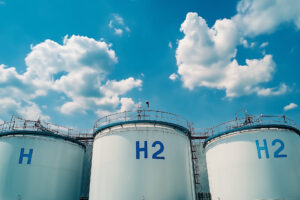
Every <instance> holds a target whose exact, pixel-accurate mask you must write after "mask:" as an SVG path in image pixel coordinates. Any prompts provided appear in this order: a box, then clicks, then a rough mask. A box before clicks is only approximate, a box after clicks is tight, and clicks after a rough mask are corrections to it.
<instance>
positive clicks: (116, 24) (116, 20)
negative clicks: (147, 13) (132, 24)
mask: <svg viewBox="0 0 300 200" xmlns="http://www.w3.org/2000/svg"><path fill="white" fill-rule="evenodd" d="M108 27H109V28H110V29H112V30H113V31H114V34H116V35H123V33H124V32H130V28H129V27H128V26H126V24H125V22H124V19H123V18H122V17H121V16H120V15H118V14H113V15H112V19H111V20H109V23H108Z"/></svg>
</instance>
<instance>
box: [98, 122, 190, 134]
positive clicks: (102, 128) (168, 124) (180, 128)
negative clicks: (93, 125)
mask: <svg viewBox="0 0 300 200" xmlns="http://www.w3.org/2000/svg"><path fill="white" fill-rule="evenodd" d="M141 123H150V124H161V125H166V126H170V127H172V128H175V129H177V130H179V131H181V132H183V133H185V135H187V136H190V131H189V129H187V128H185V127H183V126H181V125H178V124H174V123H171V122H166V121H158V120H131V121H123V122H116V123H111V124H107V125H104V126H101V127H99V128H97V129H96V130H95V132H94V136H96V135H97V134H98V133H99V132H101V131H102V130H104V129H107V128H111V127H114V126H119V125H121V126H122V125H124V124H141Z"/></svg>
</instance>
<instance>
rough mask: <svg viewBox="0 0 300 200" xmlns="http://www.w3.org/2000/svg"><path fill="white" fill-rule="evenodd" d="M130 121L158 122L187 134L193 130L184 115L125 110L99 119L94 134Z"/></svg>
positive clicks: (156, 111) (155, 111)
mask: <svg viewBox="0 0 300 200" xmlns="http://www.w3.org/2000/svg"><path fill="white" fill-rule="evenodd" d="M130 123H154V124H155V123H156V124H162V125H168V126H171V127H173V128H176V129H179V130H181V131H183V132H185V133H186V134H189V133H190V132H191V125H190V123H189V122H188V121H187V120H186V119H185V118H183V117H181V116H179V115H176V114H172V113H169V112H164V111H158V110H136V111H124V112H119V113H114V114H111V115H107V116H105V117H102V118H100V119H98V120H97V121H96V123H95V125H94V134H96V133H98V132H99V131H101V130H103V129H106V128H109V127H112V126H117V125H123V124H130Z"/></svg>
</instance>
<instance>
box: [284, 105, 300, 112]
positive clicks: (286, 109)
mask: <svg viewBox="0 0 300 200" xmlns="http://www.w3.org/2000/svg"><path fill="white" fill-rule="evenodd" d="M297 107H298V105H297V104H295V103H290V104H288V105H286V106H284V108H283V109H284V110H285V111H288V110H292V109H295V108H297Z"/></svg>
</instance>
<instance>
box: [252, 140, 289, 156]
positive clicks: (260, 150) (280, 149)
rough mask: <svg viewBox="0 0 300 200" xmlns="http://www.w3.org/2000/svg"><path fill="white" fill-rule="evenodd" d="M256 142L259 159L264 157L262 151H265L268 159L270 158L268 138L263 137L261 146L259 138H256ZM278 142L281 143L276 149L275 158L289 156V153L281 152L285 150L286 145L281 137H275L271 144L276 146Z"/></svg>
mask: <svg viewBox="0 0 300 200" xmlns="http://www.w3.org/2000/svg"><path fill="white" fill-rule="evenodd" d="M255 143H256V149H257V155H258V158H259V159H261V158H262V153H261V152H262V151H264V152H265V157H266V158H267V159H268V158H270V155H269V150H268V144H267V140H266V139H263V146H260V144H259V141H258V140H255ZM277 143H279V147H278V148H277V149H276V150H275V151H274V158H285V157H287V154H283V153H281V152H282V151H283V150H284V147H285V146H284V142H283V141H282V140H280V139H275V140H273V141H272V143H271V144H272V146H276V144H277ZM280 153H281V154H280Z"/></svg>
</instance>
